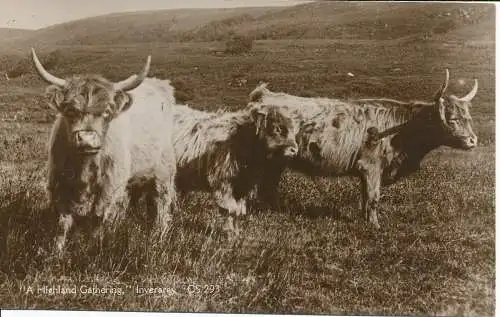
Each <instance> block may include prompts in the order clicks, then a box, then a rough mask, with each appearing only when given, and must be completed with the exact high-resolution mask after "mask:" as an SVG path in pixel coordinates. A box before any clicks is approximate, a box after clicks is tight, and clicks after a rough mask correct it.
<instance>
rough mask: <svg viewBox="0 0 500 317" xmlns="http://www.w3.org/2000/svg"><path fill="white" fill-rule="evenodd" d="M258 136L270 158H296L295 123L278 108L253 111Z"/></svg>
mask: <svg viewBox="0 0 500 317" xmlns="http://www.w3.org/2000/svg"><path fill="white" fill-rule="evenodd" d="M251 115H252V119H253V120H254V122H255V128H256V134H257V136H258V138H259V140H261V141H263V143H264V145H265V147H266V151H267V153H268V155H269V156H270V157H280V156H285V157H294V156H295V155H297V151H298V145H297V141H296V140H295V137H296V134H297V129H296V127H295V125H294V123H293V121H292V120H291V119H290V118H289V117H287V116H285V115H284V114H283V113H282V112H281V111H280V110H279V109H278V107H276V106H270V105H261V106H259V107H258V108H254V109H252V111H251Z"/></svg>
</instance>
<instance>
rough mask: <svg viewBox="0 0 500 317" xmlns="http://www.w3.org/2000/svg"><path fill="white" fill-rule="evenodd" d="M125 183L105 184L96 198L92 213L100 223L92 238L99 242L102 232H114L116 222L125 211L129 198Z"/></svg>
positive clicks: (102, 236)
mask: <svg viewBox="0 0 500 317" xmlns="http://www.w3.org/2000/svg"><path fill="white" fill-rule="evenodd" d="M126 185H127V182H126V181H125V180H124V181H121V182H106V183H105V186H103V187H102V189H101V191H100V193H99V194H98V195H97V197H96V202H95V208H94V213H95V215H96V216H97V218H98V219H100V221H98V222H97V224H96V226H95V228H94V232H93V236H94V237H96V238H99V239H100V240H101V241H102V239H103V238H104V231H106V230H108V229H111V230H114V229H115V227H116V224H117V222H118V220H120V219H121V218H122V217H123V216H124V213H125V211H126V208H127V206H128V203H129V197H128V193H127V190H126Z"/></svg>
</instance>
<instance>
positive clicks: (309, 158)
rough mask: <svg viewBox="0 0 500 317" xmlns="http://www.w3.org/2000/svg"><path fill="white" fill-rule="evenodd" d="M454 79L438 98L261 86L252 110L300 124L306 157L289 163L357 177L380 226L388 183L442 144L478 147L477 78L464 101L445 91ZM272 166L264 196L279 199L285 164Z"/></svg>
mask: <svg viewBox="0 0 500 317" xmlns="http://www.w3.org/2000/svg"><path fill="white" fill-rule="evenodd" d="M448 82H449V72H448V70H446V78H445V82H444V84H443V85H442V87H441V88H440V89H439V90H438V91H437V92H436V94H435V96H434V98H433V100H432V102H419V101H415V102H402V101H398V100H392V99H359V100H344V101H343V100H336V99H328V98H305V97H297V96H292V95H289V94H285V93H276V92H272V91H270V90H269V89H267V88H266V84H261V85H260V86H259V87H257V88H256V89H255V90H254V91H253V92H252V93H251V94H250V103H249V106H248V108H249V109H259V108H260V107H261V105H262V104H268V103H272V104H275V105H278V107H279V109H280V110H281V111H282V112H283V113H284V114H286V115H288V116H290V117H291V118H292V120H294V121H295V122H296V123H298V124H299V123H300V124H301V126H300V131H299V134H298V137H297V140H298V144H299V154H298V155H297V159H295V160H294V161H293V163H292V164H291V165H290V167H291V168H293V169H296V170H298V171H302V172H304V173H306V174H308V175H324V176H340V175H351V176H357V177H358V178H359V179H360V180H361V193H362V209H363V211H364V214H365V219H366V221H367V222H369V223H370V224H372V225H373V226H374V227H375V228H379V227H380V225H379V222H378V216H377V204H378V201H379V198H380V186H381V185H382V186H387V185H390V184H393V183H394V182H396V181H397V180H399V179H401V178H402V177H405V176H407V175H409V174H411V173H413V172H415V171H417V170H418V169H419V168H420V163H421V161H422V160H423V158H424V157H425V155H426V154H427V153H429V152H430V151H432V150H433V149H436V148H437V147H439V146H441V145H446V146H450V147H453V148H457V149H464V150H469V149H472V148H474V147H476V146H477V142H478V141H477V136H476V135H475V134H474V132H473V131H472V125H471V122H472V118H471V116H470V113H469V108H470V107H471V100H472V99H473V98H474V96H475V95H476V93H477V89H478V83H477V80H475V82H474V87H473V88H472V90H471V91H470V92H469V93H468V94H467V95H466V96H464V97H462V98H458V97H456V96H454V95H446V94H445V92H446V89H447V87H448ZM268 163H269V162H268ZM270 163H272V161H270ZM265 169H266V172H265V176H264V177H263V178H262V180H263V182H262V183H261V184H259V185H258V189H257V195H258V197H260V199H261V200H263V201H265V202H267V203H270V204H274V203H276V193H277V187H278V186H277V185H278V183H279V180H280V177H281V174H282V172H283V170H284V165H283V164H281V163H280V162H278V163H272V164H268V166H267V167H266V168H265Z"/></svg>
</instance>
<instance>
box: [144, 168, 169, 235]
mask: <svg viewBox="0 0 500 317" xmlns="http://www.w3.org/2000/svg"><path fill="white" fill-rule="evenodd" d="M174 177H175V172H166V171H163V172H159V173H157V175H156V179H155V184H154V185H155V191H154V192H155V195H154V197H152V198H153V204H152V205H153V206H154V207H155V208H154V210H151V211H150V212H149V215H150V216H155V218H156V225H157V226H158V228H159V230H160V239H161V238H162V237H163V236H164V234H165V232H166V231H167V230H168V228H169V226H170V224H171V222H172V211H173V207H174V205H175V203H176V193H175V183H174V181H175V179H174ZM148 200H149V199H148ZM148 209H149V208H148Z"/></svg>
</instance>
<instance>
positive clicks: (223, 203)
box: [214, 184, 246, 238]
mask: <svg viewBox="0 0 500 317" xmlns="http://www.w3.org/2000/svg"><path fill="white" fill-rule="evenodd" d="M214 197H215V201H216V203H217V205H218V206H219V207H220V208H221V209H223V210H225V211H227V213H228V215H227V219H226V223H225V225H224V230H225V231H227V232H228V234H229V236H230V238H234V237H237V236H239V235H240V225H239V222H240V218H241V217H242V216H244V215H245V214H246V201H245V199H243V198H242V199H239V200H237V199H235V198H234V195H233V191H232V187H231V185H230V184H223V185H222V186H221V187H220V188H219V189H217V190H215V191H214Z"/></svg>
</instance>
